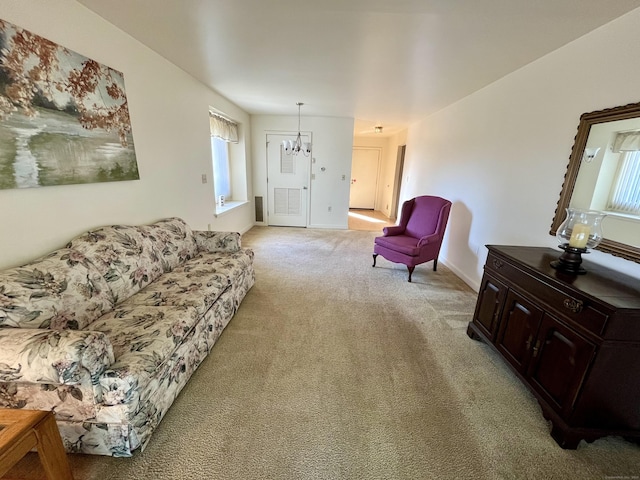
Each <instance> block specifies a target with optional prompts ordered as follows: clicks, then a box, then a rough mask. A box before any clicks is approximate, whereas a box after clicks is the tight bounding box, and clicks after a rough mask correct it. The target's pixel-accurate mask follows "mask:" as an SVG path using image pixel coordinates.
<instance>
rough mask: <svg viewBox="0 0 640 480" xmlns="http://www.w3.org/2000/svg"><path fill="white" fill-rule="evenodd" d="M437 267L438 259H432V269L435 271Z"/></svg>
mask: <svg viewBox="0 0 640 480" xmlns="http://www.w3.org/2000/svg"><path fill="white" fill-rule="evenodd" d="M437 269H438V259H437V258H434V259H433V271H434V272H435V271H436V270H437Z"/></svg>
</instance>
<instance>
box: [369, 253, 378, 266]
mask: <svg viewBox="0 0 640 480" xmlns="http://www.w3.org/2000/svg"><path fill="white" fill-rule="evenodd" d="M377 258H378V254H377V253H374V254H373V265H371V266H372V267H375V266H376V259H377Z"/></svg>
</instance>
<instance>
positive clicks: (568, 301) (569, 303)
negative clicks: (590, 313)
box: [563, 298, 584, 313]
mask: <svg viewBox="0 0 640 480" xmlns="http://www.w3.org/2000/svg"><path fill="white" fill-rule="evenodd" d="M563 305H564V307H565V308H566V309H568V310H571V311H572V312H573V313H580V312H581V311H582V307H583V306H584V304H583V303H582V302H581V301H580V300H574V299H573V298H565V299H564V302H563Z"/></svg>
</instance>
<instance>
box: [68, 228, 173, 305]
mask: <svg viewBox="0 0 640 480" xmlns="http://www.w3.org/2000/svg"><path fill="white" fill-rule="evenodd" d="M67 247H68V248H72V249H74V250H77V251H79V252H82V254H84V255H85V256H86V257H89V258H91V259H92V260H93V263H94V265H95V266H96V267H97V268H98V270H99V271H100V274H101V275H102V276H103V277H104V279H105V280H106V281H107V283H108V284H109V288H110V289H111V292H112V294H113V297H114V300H115V302H116V303H119V302H121V301H123V300H126V299H127V298H129V297H130V296H131V295H133V294H134V293H136V292H137V291H138V290H140V289H141V288H142V287H144V286H146V285H148V284H149V283H151V282H153V281H154V280H155V279H156V278H158V277H159V276H160V275H162V273H163V271H164V269H163V264H162V262H161V261H160V253H159V252H158V251H157V250H156V249H155V248H153V242H152V241H151V240H150V239H149V238H147V237H145V236H144V235H143V234H142V232H141V231H140V230H139V229H137V228H136V227H130V226H125V225H114V226H111V227H103V228H99V229H97V230H93V231H90V232H87V233H85V234H83V235H80V236H79V237H77V238H74V239H73V240H71V241H70V242H69V243H68V244H67Z"/></svg>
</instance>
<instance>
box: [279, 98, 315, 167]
mask: <svg viewBox="0 0 640 480" xmlns="http://www.w3.org/2000/svg"><path fill="white" fill-rule="evenodd" d="M296 105H298V136H297V137H296V141H295V142H292V141H291V140H283V141H282V149H283V150H284V153H286V154H287V155H291V154H294V155H297V154H298V153H300V152H302V153H303V155H304V156H305V157H308V156H309V155H310V154H311V142H304V144H303V143H302V136H301V135H300V107H302V105H304V103H302V102H298V103H296Z"/></svg>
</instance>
